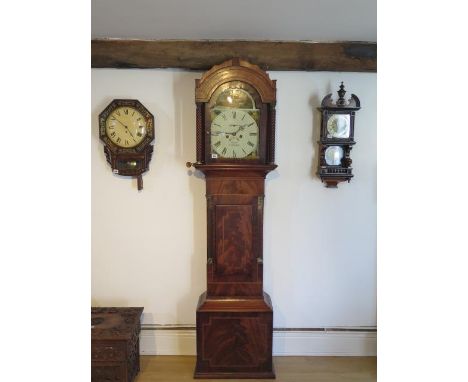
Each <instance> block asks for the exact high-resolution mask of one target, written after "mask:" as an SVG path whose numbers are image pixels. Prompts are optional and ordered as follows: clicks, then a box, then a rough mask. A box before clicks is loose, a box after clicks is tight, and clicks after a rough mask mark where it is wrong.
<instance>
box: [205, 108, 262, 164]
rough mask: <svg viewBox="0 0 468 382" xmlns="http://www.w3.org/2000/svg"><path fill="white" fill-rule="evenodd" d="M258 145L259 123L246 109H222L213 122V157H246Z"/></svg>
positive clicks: (255, 149)
mask: <svg viewBox="0 0 468 382" xmlns="http://www.w3.org/2000/svg"><path fill="white" fill-rule="evenodd" d="M257 147H258V125H257V123H256V122H255V120H254V119H253V118H252V116H251V115H250V114H249V113H247V112H246V111H243V110H225V111H222V112H221V113H219V114H218V115H217V116H216V118H215V119H214V120H213V122H212V123H211V149H212V153H215V154H214V156H213V154H212V157H214V158H216V156H217V155H219V156H220V157H222V158H245V157H247V156H248V155H250V154H252V153H254V152H256V151H257Z"/></svg>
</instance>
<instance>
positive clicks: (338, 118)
mask: <svg viewBox="0 0 468 382" xmlns="http://www.w3.org/2000/svg"><path fill="white" fill-rule="evenodd" d="M349 127H350V122H349V114H346V115H344V114H333V115H331V116H330V118H329V119H328V121H327V131H328V134H329V135H330V136H331V137H332V138H349Z"/></svg>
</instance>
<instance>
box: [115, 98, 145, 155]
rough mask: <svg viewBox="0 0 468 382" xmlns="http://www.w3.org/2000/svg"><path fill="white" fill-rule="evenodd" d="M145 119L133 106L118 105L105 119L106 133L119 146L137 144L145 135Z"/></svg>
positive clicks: (126, 146) (124, 146) (128, 146)
mask: <svg viewBox="0 0 468 382" xmlns="http://www.w3.org/2000/svg"><path fill="white" fill-rule="evenodd" d="M147 123H148V121H147V119H146V118H145V117H144V116H143V115H142V114H141V113H140V111H138V110H137V109H135V108H133V107H127V106H120V107H117V108H116V109H114V110H112V111H111V112H110V113H109V115H108V117H107V119H106V135H107V137H108V138H109V140H110V141H111V142H112V143H114V144H115V145H117V146H119V147H121V148H134V147H136V146H138V145H139V144H140V143H141V142H142V141H143V140H144V138H145V137H146V135H147Z"/></svg>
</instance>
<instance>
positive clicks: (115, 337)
mask: <svg viewBox="0 0 468 382" xmlns="http://www.w3.org/2000/svg"><path fill="white" fill-rule="evenodd" d="M142 312H143V308H91V381H92V382H104V381H106V382H109V381H112V382H117V381H118V382H132V381H133V380H134V379H135V376H136V375H137V374H138V372H139V371H140V340H139V334H140V317H141V313H142Z"/></svg>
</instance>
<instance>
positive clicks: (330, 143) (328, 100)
mask: <svg viewBox="0 0 468 382" xmlns="http://www.w3.org/2000/svg"><path fill="white" fill-rule="evenodd" d="M345 94H346V90H345V89H344V85H343V82H342V83H341V86H340V90H338V96H339V98H338V100H337V101H336V102H333V100H332V94H331V93H330V94H328V95H327V96H326V97H325V98H324V99H323V100H322V105H321V107H320V108H319V110H320V111H321V113H322V125H321V129H320V141H319V147H320V163H319V169H318V175H319V176H320V178H321V179H322V182H325V184H326V186H327V187H330V188H336V187H338V183H339V182H344V181H348V182H349V181H350V180H351V178H352V177H353V169H352V167H351V164H352V163H353V162H352V160H351V149H352V148H353V145H354V144H355V143H356V142H355V141H354V118H355V115H356V111H358V110H359V109H360V108H361V103H360V101H359V98H358V97H357V96H356V95H354V94H351V98H350V99H349V100H348V101H346V99H345V98H344V96H345Z"/></svg>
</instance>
